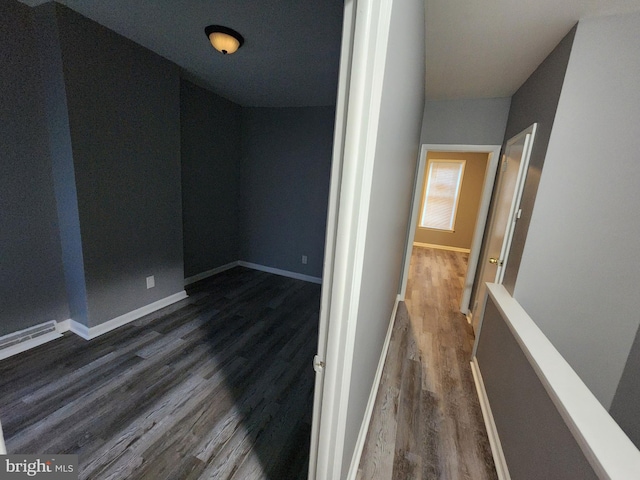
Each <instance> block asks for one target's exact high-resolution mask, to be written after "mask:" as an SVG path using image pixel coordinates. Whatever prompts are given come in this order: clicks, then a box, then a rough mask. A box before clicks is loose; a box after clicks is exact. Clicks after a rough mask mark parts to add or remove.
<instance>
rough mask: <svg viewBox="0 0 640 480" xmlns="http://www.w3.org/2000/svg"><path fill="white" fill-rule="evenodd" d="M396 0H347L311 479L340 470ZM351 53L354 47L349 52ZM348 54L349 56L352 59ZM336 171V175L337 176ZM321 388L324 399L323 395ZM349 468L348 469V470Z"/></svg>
mask: <svg viewBox="0 0 640 480" xmlns="http://www.w3.org/2000/svg"><path fill="white" fill-rule="evenodd" d="M394 1H396V0H391V1H386V2H378V1H376V0H357V1H356V0H345V20H344V22H343V25H344V26H343V46H342V55H343V56H342V58H341V61H340V62H341V64H340V78H339V85H338V98H339V99H341V103H339V104H338V105H337V107H336V109H337V110H336V120H337V127H340V130H336V134H335V135H336V138H335V139H334V141H337V142H338V143H339V145H334V150H333V159H332V178H331V186H330V192H331V195H332V198H331V199H330V204H329V211H328V229H327V230H328V231H327V247H326V248H328V250H326V252H325V261H324V271H323V283H324V292H323V295H322V298H321V305H320V331H321V334H320V337H319V342H321V343H322V345H319V352H324V355H325V358H326V360H325V359H324V358H323V357H322V356H320V355H318V360H319V361H322V362H324V365H323V366H322V368H321V369H320V370H321V372H320V373H318V374H316V379H317V377H318V376H321V377H323V378H322V379H321V380H320V379H317V380H316V387H317V385H318V383H321V384H322V389H321V390H316V393H315V395H316V399H315V400H314V401H316V402H318V403H317V404H315V405H314V418H313V425H312V438H311V442H312V443H311V458H310V466H309V479H310V480H336V479H339V478H342V477H344V475H342V473H343V472H342V468H343V460H344V458H343V457H344V439H345V435H346V427H347V425H346V423H347V408H348V404H349V392H350V390H349V389H350V381H351V370H352V366H353V355H354V345H355V336H356V331H355V330H356V325H357V314H358V302H359V292H360V282H361V274H362V268H363V263H364V242H365V239H366V230H367V222H368V211H369V201H370V191H371V184H372V181H373V166H374V161H375V147H376V142H377V132H378V121H379V118H380V108H381V101H382V90H383V79H384V73H385V66H386V59H387V43H388V38H389V28H390V24H391V11H392V6H393V2H394ZM347 52H349V53H348V54H347ZM347 57H348V58H347ZM334 175H335V176H334ZM318 395H319V396H320V398H318ZM344 473H345V474H346V472H344Z"/></svg>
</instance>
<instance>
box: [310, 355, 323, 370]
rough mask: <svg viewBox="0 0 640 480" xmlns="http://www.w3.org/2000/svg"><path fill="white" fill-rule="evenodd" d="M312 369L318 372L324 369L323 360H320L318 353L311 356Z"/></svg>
mask: <svg viewBox="0 0 640 480" xmlns="http://www.w3.org/2000/svg"><path fill="white" fill-rule="evenodd" d="M313 369H314V370H315V371H316V373H320V372H322V370H324V362H323V361H322V360H320V357H319V356H318V355H314V357H313Z"/></svg>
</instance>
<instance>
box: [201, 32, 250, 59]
mask: <svg viewBox="0 0 640 480" xmlns="http://www.w3.org/2000/svg"><path fill="white" fill-rule="evenodd" d="M204 33H205V34H206V35H207V37H208V38H209V41H210V42H211V45H213V48H215V49H216V50H218V51H219V52H220V53H222V54H223V55H230V54H232V53H233V52H235V51H236V50H238V49H239V48H240V47H241V46H242V44H243V43H244V38H242V35H240V34H239V33H238V32H236V31H235V30H232V29H231V28H227V27H223V26H220V25H209V26H208V27H205V29H204Z"/></svg>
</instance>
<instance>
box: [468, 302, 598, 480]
mask: <svg viewBox="0 0 640 480" xmlns="http://www.w3.org/2000/svg"><path fill="white" fill-rule="evenodd" d="M477 359H478V365H479V367H480V371H481V373H482V379H483V381H484V386H485V389H486V392H487V397H488V398H489V403H490V405H491V411H492V412H493V418H494V420H495V424H496V428H497V430H498V435H499V437H500V442H501V444H502V449H503V451H504V456H505V459H506V461H507V466H508V468H509V473H510V474H511V478H514V479H518V480H527V479H531V480H539V479H541V478H544V479H545V480H554V479H557V480H566V479H569V478H576V479H577V478H579V479H581V480H587V479H591V478H592V479H596V478H598V477H597V476H596V474H595V473H594V471H593V469H592V468H591V466H590V465H589V463H588V461H587V460H586V458H585V456H584V453H583V452H582V450H581V449H580V447H579V446H578V444H577V443H576V440H575V439H574V437H573V435H572V434H571V432H570V431H569V428H568V427H567V425H566V424H565V422H564V420H563V419H562V417H561V416H560V414H559V413H558V410H557V409H556V407H555V405H554V404H553V401H552V400H551V399H550V398H549V395H548V394H547V391H546V390H545V388H544V386H543V385H542V383H541V382H540V379H539V378H538V376H537V375H536V373H535V371H534V370H533V368H532V367H531V364H530V363H529V361H528V360H527V358H526V357H525V355H524V353H523V352H522V350H521V349H520V346H519V344H518V342H517V340H516V339H515V338H514V337H513V334H512V333H511V331H510V330H509V327H508V326H507V325H506V323H505V322H504V320H503V319H502V317H501V315H500V313H499V311H498V309H497V308H496V306H495V304H494V303H493V299H492V298H491V297H489V298H488V299H487V306H486V310H485V314H484V317H483V321H482V330H481V333H480V339H479V344H478V350H477Z"/></svg>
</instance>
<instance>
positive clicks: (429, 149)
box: [400, 144, 501, 315]
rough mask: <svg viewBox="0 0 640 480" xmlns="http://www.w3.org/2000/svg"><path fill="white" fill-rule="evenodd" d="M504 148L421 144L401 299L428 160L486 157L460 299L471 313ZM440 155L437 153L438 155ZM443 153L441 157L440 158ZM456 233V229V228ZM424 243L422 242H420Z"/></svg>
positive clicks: (464, 308)
mask: <svg viewBox="0 0 640 480" xmlns="http://www.w3.org/2000/svg"><path fill="white" fill-rule="evenodd" d="M500 149H501V145H442V144H427V145H422V148H421V149H420V157H419V160H418V164H417V169H416V177H415V178H416V181H415V185H414V191H413V193H414V195H413V202H412V206H411V219H410V223H409V232H408V235H407V246H406V249H405V260H404V267H403V273H402V284H401V290H400V298H402V299H404V297H405V295H406V291H407V280H408V277H409V264H410V261H411V252H412V248H413V243H414V239H415V238H416V232H418V231H419V228H420V226H419V225H420V218H419V217H420V214H421V209H422V206H423V192H424V184H425V179H426V172H427V163H428V159H429V158H435V157H438V156H439V157H451V155H453V156H454V157H455V156H457V155H455V154H464V153H469V154H478V153H480V154H486V155H487V160H486V167H485V170H484V178H483V182H482V193H481V195H480V204H479V206H478V209H477V215H476V220H475V227H474V228H473V229H472V233H471V244H470V248H469V249H468V250H469V263H468V267H467V272H466V275H465V279H464V286H463V291H462V297H461V300H460V311H461V312H462V313H463V314H465V315H467V314H468V313H469V302H470V299H471V288H472V286H473V280H474V278H475V274H476V269H477V266H478V259H479V257H480V247H481V244H482V237H483V233H484V228H485V225H486V221H487V215H488V212H489V204H490V201H491V193H492V191H493V183H494V179H495V176H496V170H497V167H498V159H499V157H500ZM436 152H437V154H436ZM438 154H440V155H438ZM458 156H459V155H458ZM454 230H455V227H454ZM419 243H423V242H419Z"/></svg>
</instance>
